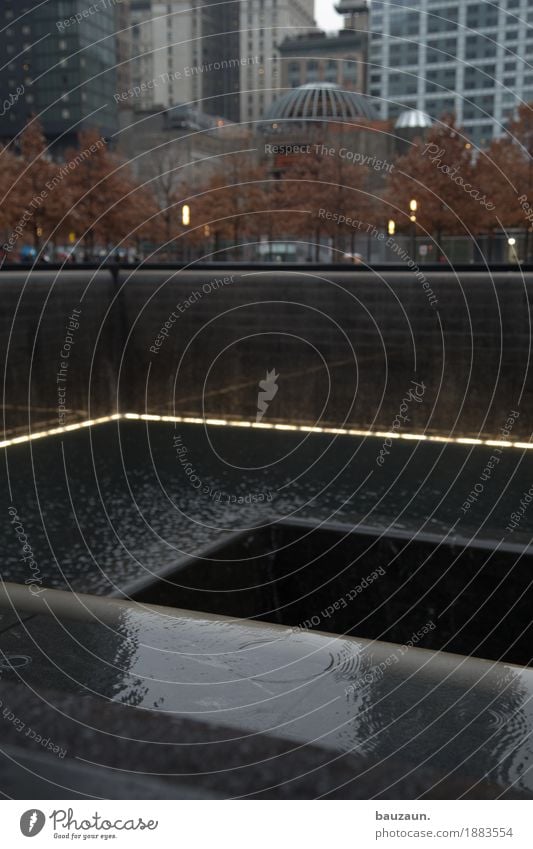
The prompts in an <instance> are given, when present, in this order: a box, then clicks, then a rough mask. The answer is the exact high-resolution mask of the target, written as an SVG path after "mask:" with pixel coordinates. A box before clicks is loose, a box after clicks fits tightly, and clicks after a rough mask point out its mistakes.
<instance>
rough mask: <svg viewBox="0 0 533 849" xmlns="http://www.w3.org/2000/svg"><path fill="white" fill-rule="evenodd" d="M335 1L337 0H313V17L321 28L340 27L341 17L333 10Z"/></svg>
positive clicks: (332, 28)
mask: <svg viewBox="0 0 533 849" xmlns="http://www.w3.org/2000/svg"><path fill="white" fill-rule="evenodd" d="M335 2H337V0H315V18H316V22H317V24H318V26H319V27H320V28H321V29H325V30H337V29H342V24H343V18H342V16H341V15H338V14H337V12H336V11H335V9H334V4H335Z"/></svg>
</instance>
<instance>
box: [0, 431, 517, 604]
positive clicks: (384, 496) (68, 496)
mask: <svg viewBox="0 0 533 849" xmlns="http://www.w3.org/2000/svg"><path fill="white" fill-rule="evenodd" d="M382 445H383V440H382V439H380V438H377V437H372V438H360V437H351V436H340V435H338V436H333V435H326V434H306V433H302V432H297V433H295V432H284V431H271V430H270V431H269V430H255V429H254V430H250V429H248V428H247V429H245V428H239V427H216V426H210V427H208V428H207V429H206V428H204V427H203V426H202V425H184V424H176V425H174V424H173V423H163V422H143V421H124V420H121V421H119V422H113V423H110V424H105V425H99V426H97V427H93V428H91V429H84V430H81V431H75V432H72V433H68V434H63V435H61V436H53V437H48V438H44V439H40V440H36V441H34V442H32V443H26V444H21V445H15V446H11V447H9V448H7V449H4V450H5V458H6V462H5V463H4V466H3V469H4V472H3V473H4V475H7V478H6V479H5V481H4V482H3V486H2V491H3V493H4V497H5V504H4V506H3V508H2V514H3V516H4V525H3V545H2V550H3V556H2V562H1V577H2V578H3V580H9V581H17V582H25V581H34V582H40V581H41V582H42V584H43V585H45V586H51V587H60V588H68V587H71V588H73V589H75V590H78V591H86V592H92V593H98V594H108V593H110V592H116V591H120V590H121V589H124V588H125V587H126V586H127V585H128V584H129V583H131V582H132V581H133V580H136V579H138V578H139V577H140V576H141V577H142V576H143V575H147V574H150V573H152V574H154V575H157V574H158V573H159V572H161V571H168V569H169V568H171V567H172V565H173V564H174V563H178V562H179V560H180V558H182V557H183V556H184V555H189V554H191V553H194V552H195V551H198V549H200V548H202V547H204V546H206V545H208V544H210V543H212V542H214V541H216V540H218V539H220V538H221V537H222V536H224V535H225V534H227V533H228V532H229V531H231V530H239V529H249V528H260V527H262V526H264V525H268V524H270V523H271V522H272V521H275V520H276V519H279V518H290V519H310V520H314V521H316V522H326V521H334V522H341V523H343V524H346V525H348V526H350V527H358V526H360V525H364V526H370V527H374V528H382V529H387V528H394V529H400V530H403V531H407V532H409V533H412V534H416V533H420V532H424V533H428V532H430V533H433V534H437V535H439V536H443V537H444V536H446V537H447V538H448V539H453V538H459V539H462V538H466V539H470V538H471V537H475V538H477V539H482V540H491V541H495V543H501V542H502V541H504V542H505V544H509V543H510V544H513V545H514V544H516V545H517V549H516V550H517V552H518V553H520V551H521V550H523V548H524V546H526V545H527V544H528V543H529V540H530V538H531V527H532V520H533V504H532V505H531V507H530V508H529V512H528V510H526V511H525V513H524V515H523V518H521V521H520V523H519V527H518V528H517V529H516V530H515V532H514V533H510V532H509V531H507V530H506V526H507V525H508V524H509V522H510V517H511V514H512V513H513V512H515V511H516V510H517V509H518V508H519V506H520V500H521V499H522V498H523V495H524V492H527V490H529V488H530V486H531V484H532V483H533V454H532V452H527V451H525V452H524V451H520V450H518V449H504V450H503V451H502V453H501V455H499V457H498V460H499V462H497V463H496V464H495V465H494V468H492V469H491V471H490V474H489V475H488V477H487V473H486V468H487V463H488V462H489V461H490V458H491V457H493V456H494V454H495V449H494V448H491V447H486V446H483V447H479V446H471V445H456V444H442V443H419V442H410V441H404V440H395V441H394V442H393V445H392V448H391V450H390V455H389V456H387V457H386V460H385V463H384V465H383V466H381V467H380V466H379V465H378V464H377V457H378V456H379V452H380V449H381V448H382ZM484 472H485V476H484V477H485V480H484V481H483V490H482V491H481V492H478V495H477V500H475V501H474V503H473V504H472V505H471V506H470V508H469V509H468V511H467V512H466V513H464V512H463V511H462V509H461V507H462V505H463V504H464V502H465V501H466V499H467V497H468V495H469V494H470V493H471V491H473V489H474V487H476V486H477V488H478V490H479V484H480V482H481V480H482V478H481V476H482V475H483V474H484ZM9 492H10V497H9V494H8V493H9ZM10 505H12V506H13V507H14V508H15V509H16V511H17V515H18V517H19V519H20V522H21V524H22V525H23V527H24V533H25V534H26V537H27V540H28V544H29V545H30V546H31V553H32V554H33V558H34V565H33V566H32V567H30V566H29V565H28V562H29V561H28V555H27V557H26V560H24V559H23V551H22V547H21V542H20V540H19V539H18V538H17V535H16V533H15V530H14V528H13V526H12V524H11V516H10V514H9V513H8V508H9V507H10ZM26 554H27V551H26ZM35 564H36V565H35Z"/></svg>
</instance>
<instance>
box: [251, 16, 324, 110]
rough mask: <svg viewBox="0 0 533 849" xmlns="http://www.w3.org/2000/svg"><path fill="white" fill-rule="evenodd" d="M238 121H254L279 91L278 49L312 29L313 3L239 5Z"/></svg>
mask: <svg viewBox="0 0 533 849" xmlns="http://www.w3.org/2000/svg"><path fill="white" fill-rule="evenodd" d="M240 5H241V13H240V30H241V48H240V49H241V56H242V57H249V58H254V59H255V58H257V61H252V62H248V63H247V64H243V65H242V67H241V121H251V122H255V121H258V120H259V119H260V118H262V117H263V115H264V114H265V111H266V110H267V109H268V107H269V106H270V104H271V103H272V101H273V100H275V99H276V98H277V97H279V94H280V90H281V88H282V79H281V69H280V64H281V57H280V55H279V49H278V48H279V46H280V44H281V43H282V42H283V41H284V40H285V39H286V38H287V37H295V36H297V35H298V34H300V33H302V32H310V31H312V30H313V29H315V22H314V0H246V2H242V3H241V4H240Z"/></svg>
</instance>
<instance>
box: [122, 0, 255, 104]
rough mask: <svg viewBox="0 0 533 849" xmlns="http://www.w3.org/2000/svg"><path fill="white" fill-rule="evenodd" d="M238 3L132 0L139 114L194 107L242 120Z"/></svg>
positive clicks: (135, 92) (133, 101)
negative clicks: (177, 106)
mask: <svg viewBox="0 0 533 849" xmlns="http://www.w3.org/2000/svg"><path fill="white" fill-rule="evenodd" d="M239 5H240V4H239V2H238V0H228V2H227V3H214V4H213V3H211V2H208V0H171V2H165V3H161V2H154V0H131V15H132V57H133V59H132V94H131V95H130V97H129V98H126V99H128V100H130V102H131V105H132V106H133V108H135V109H136V110H140V111H143V110H153V109H157V108H160V109H169V108H171V107H172V106H175V105H177V104H189V105H191V106H195V107H196V108H197V109H200V110H201V111H203V112H206V113H208V114H211V115H224V116H225V117H227V118H228V119H229V120H232V121H238V120H239V78H240V68H241V63H240V45H239Z"/></svg>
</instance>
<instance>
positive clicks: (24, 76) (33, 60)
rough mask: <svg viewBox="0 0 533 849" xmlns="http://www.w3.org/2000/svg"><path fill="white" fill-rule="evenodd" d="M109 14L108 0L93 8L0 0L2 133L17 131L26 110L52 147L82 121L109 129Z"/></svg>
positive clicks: (68, 140) (57, 0)
mask: <svg viewBox="0 0 533 849" xmlns="http://www.w3.org/2000/svg"><path fill="white" fill-rule="evenodd" d="M84 13H85V14H84ZM115 19H116V3H115V2H113V0H106V2H104V3H103V4H102V3H101V2H100V3H99V4H98V7H97V8H96V7H90V8H89V7H88V6H87V4H85V3H84V2H83V0H75V2H72V3H64V2H61V0H47V2H46V3H42V2H40V0H22V1H21V0H3V2H2V5H1V8H0V24H1V26H0V53H1V55H2V57H3V61H2V63H1V66H2V67H1V69H0V88H1V90H2V92H3V104H2V105H3V108H2V109H1V110H0V137H1V138H2V139H10V138H13V137H14V136H15V135H17V133H19V132H20V131H21V130H22V128H23V127H24V125H25V123H26V121H27V120H28V118H29V117H30V116H31V115H32V114H35V115H37V116H38V117H39V119H40V121H41V122H42V124H43V126H44V130H45V134H46V136H47V138H48V139H49V141H51V142H53V143H55V144H56V145H57V146H58V147H65V146H68V145H70V144H73V143H74V142H75V140H76V135H77V133H78V132H79V130H80V129H83V128H84V127H89V126H91V127H98V128H99V129H100V131H101V132H102V133H103V134H104V135H110V134H112V133H113V132H114V131H115V129H116V128H117V118H116V106H115V103H114V100H113V94H114V92H115V91H116V67H115V66H116V52H117V43H116V37H115V31H116V26H115ZM7 104H10V105H7Z"/></svg>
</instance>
